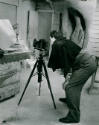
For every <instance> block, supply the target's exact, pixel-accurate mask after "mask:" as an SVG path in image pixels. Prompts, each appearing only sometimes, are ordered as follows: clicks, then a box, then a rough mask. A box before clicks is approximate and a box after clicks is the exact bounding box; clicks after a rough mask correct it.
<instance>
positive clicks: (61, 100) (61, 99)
mask: <svg viewBox="0 0 99 125" xmlns="http://www.w3.org/2000/svg"><path fill="white" fill-rule="evenodd" d="M59 101H60V102H63V103H65V104H66V103H67V99H66V98H59Z"/></svg>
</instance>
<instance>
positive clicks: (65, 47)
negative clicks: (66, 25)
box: [48, 38, 81, 76]
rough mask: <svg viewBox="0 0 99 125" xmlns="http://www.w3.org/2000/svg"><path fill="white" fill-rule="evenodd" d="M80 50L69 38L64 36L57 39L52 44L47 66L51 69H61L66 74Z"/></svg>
mask: <svg viewBox="0 0 99 125" xmlns="http://www.w3.org/2000/svg"><path fill="white" fill-rule="evenodd" d="M80 50H81V48H80V47H79V46H77V45H76V44H75V43H74V42H72V41H71V40H66V39H65V38H61V39H57V40H56V41H55V42H54V43H53V45H52V51H51V55H50V58H49V62H48V67H49V68H52V69H53V71H55V70H56V69H62V70H63V71H64V75H65V76H66V75H67V73H68V72H69V70H70V68H72V66H73V63H74V62H75V58H76V56H77V55H78V54H79V52H80Z"/></svg>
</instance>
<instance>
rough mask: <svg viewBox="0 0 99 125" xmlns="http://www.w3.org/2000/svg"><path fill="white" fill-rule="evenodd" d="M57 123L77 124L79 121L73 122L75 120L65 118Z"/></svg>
mask: <svg viewBox="0 0 99 125" xmlns="http://www.w3.org/2000/svg"><path fill="white" fill-rule="evenodd" d="M59 122H61V123H79V121H75V120H73V119H70V118H67V117H64V118H61V119H59Z"/></svg>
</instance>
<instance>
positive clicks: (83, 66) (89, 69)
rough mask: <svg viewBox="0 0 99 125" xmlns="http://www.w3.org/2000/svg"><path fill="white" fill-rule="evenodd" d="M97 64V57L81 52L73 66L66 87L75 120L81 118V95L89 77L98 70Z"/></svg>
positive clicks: (68, 102)
mask: <svg viewBox="0 0 99 125" xmlns="http://www.w3.org/2000/svg"><path fill="white" fill-rule="evenodd" d="M96 68H97V64H96V60H95V57H94V56H92V55H89V54H88V53H80V54H79V55H78V56H77V57H76V60H75V62H74V65H73V67H72V71H73V72H72V76H71V78H70V81H69V84H67V86H66V88H65V92H66V98H67V105H68V108H69V111H70V113H71V114H72V116H73V118H74V120H77V121H79V120H80V96H81V91H82V88H83V86H84V84H85V83H86V81H87V80H88V79H89V77H90V76H91V75H92V74H93V73H94V72H95V71H96Z"/></svg>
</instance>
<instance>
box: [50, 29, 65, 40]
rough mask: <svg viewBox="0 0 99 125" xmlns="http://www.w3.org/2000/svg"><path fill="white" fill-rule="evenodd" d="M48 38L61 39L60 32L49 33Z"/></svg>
mask: <svg viewBox="0 0 99 125" xmlns="http://www.w3.org/2000/svg"><path fill="white" fill-rule="evenodd" d="M50 37H52V38H53V37H54V38H55V39H58V38H62V37H63V35H62V32H57V31H56V30H53V31H51V33H50Z"/></svg>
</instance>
